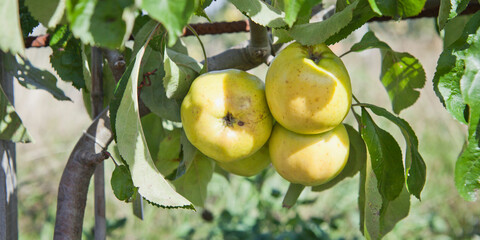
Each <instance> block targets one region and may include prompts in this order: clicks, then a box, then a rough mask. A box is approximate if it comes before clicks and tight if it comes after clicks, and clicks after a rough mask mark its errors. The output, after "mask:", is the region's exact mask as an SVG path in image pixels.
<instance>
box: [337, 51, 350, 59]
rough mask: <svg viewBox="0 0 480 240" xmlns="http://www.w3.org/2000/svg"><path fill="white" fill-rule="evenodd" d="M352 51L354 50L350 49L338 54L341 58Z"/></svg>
mask: <svg viewBox="0 0 480 240" xmlns="http://www.w3.org/2000/svg"><path fill="white" fill-rule="evenodd" d="M351 52H352V50H348V51H347V52H345V53H343V54H342V55H340V56H338V57H339V58H342V57H343V56H345V55H347V54H349V53H351Z"/></svg>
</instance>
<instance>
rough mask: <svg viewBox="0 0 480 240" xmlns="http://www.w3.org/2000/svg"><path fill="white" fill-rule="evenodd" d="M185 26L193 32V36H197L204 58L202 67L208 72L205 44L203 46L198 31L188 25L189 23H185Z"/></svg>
mask: <svg viewBox="0 0 480 240" xmlns="http://www.w3.org/2000/svg"><path fill="white" fill-rule="evenodd" d="M187 28H188V29H189V30H190V31H192V33H193V34H195V37H197V39H198V42H199V43H200V46H201V47H202V51H203V57H204V58H205V64H204V65H203V67H204V68H205V72H208V58H207V51H205V46H203V42H202V40H201V39H200V36H199V35H198V33H197V32H196V31H195V29H193V28H192V26H190V25H187Z"/></svg>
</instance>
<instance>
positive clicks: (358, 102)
mask: <svg viewBox="0 0 480 240" xmlns="http://www.w3.org/2000/svg"><path fill="white" fill-rule="evenodd" d="M352 98H353V100H355V102H357V104H360V100H358V98H357V97H355V95H353V94H352ZM353 105H355V104H352V106H353Z"/></svg>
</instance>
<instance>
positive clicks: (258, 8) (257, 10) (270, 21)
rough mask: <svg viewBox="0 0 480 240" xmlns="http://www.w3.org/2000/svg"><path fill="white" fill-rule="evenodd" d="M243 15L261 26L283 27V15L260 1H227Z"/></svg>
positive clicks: (284, 24)
mask: <svg viewBox="0 0 480 240" xmlns="http://www.w3.org/2000/svg"><path fill="white" fill-rule="evenodd" d="M229 1H230V2H231V3H232V4H233V5H235V7H236V8H237V9H238V10H240V12H242V13H243V14H245V15H247V16H248V17H250V18H251V19H252V20H253V21H254V22H256V23H257V24H260V25H262V26H268V27H272V28H280V27H284V26H286V25H287V24H286V23H285V21H284V20H283V19H284V17H285V13H283V12H282V11H280V10H279V9H277V8H274V7H272V6H271V5H270V4H267V3H265V2H264V1H261V0H229Z"/></svg>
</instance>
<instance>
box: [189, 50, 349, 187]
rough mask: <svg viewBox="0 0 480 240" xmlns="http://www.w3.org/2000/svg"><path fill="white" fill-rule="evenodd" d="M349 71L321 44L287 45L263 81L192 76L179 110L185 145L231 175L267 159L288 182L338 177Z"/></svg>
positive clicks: (240, 75) (229, 74) (226, 74)
mask: <svg viewBox="0 0 480 240" xmlns="http://www.w3.org/2000/svg"><path fill="white" fill-rule="evenodd" d="M351 98H352V91H351V84H350V77H349V75H348V72H347V70H346V68H345V66H344V64H343V62H342V61H341V60H340V58H339V57H337V56H336V55H335V54H334V53H333V52H332V51H331V50H330V49H329V48H328V47H327V46H326V45H325V44H318V45H314V46H303V45H301V44H299V43H292V44H290V45H289V46H287V47H286V48H285V49H283V50H282V51H281V52H280V53H279V54H278V55H277V56H276V57H275V59H274V60H273V62H272V64H271V65H270V67H269V69H268V72H267V76H266V79H265V84H264V83H263V82H262V81H261V80H260V79H258V78H257V77H256V76H254V75H251V74H249V73H247V72H244V71H240V70H232V69H230V70H223V71H213V72H209V73H206V74H203V75H201V76H199V77H198V78H197V79H195V80H194V82H193V83H192V86H191V87H190V90H189V92H188V94H187V95H186V97H185V99H184V100H183V102H182V106H181V118H182V123H183V127H184V130H185V133H186V136H187V138H188V139H189V141H190V142H191V143H192V144H193V145H194V146H195V147H196V148H198V149H199V150H200V151H201V152H202V153H203V154H205V155H206V156H208V157H210V158H212V159H214V160H215V161H216V162H217V164H218V165H219V166H220V167H222V168H223V169H225V170H226V171H229V172H231V173H234V174H238V175H242V176H253V175H255V174H257V173H259V172H260V171H261V170H263V169H265V168H266V167H267V166H268V165H269V164H270V162H271V163H272V165H273V167H274V168H275V169H276V171H277V172H278V173H279V174H280V175H281V176H282V177H283V178H285V179H286V180H288V181H290V182H292V183H298V184H303V185H306V186H315V185H320V184H323V183H325V182H327V181H329V180H331V179H332V178H334V177H335V176H337V175H338V174H339V173H340V172H341V171H342V169H343V168H344V166H345V164H346V162H347V159H348V154H349V148H350V146H349V145H350V143H349V138H348V134H347V131H346V129H345V127H344V125H343V124H342V121H343V120H344V118H345V116H346V115H347V113H348V111H349V109H350V106H351Z"/></svg>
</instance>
